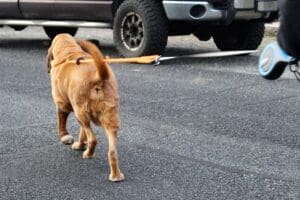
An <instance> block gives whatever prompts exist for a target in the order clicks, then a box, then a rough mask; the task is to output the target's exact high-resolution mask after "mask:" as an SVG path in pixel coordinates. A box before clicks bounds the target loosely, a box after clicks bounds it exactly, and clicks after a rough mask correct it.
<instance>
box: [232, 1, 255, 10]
mask: <svg viewBox="0 0 300 200" xmlns="http://www.w3.org/2000/svg"><path fill="white" fill-rule="evenodd" d="M254 5H255V4H254V0H234V8H235V9H253V8H254Z"/></svg>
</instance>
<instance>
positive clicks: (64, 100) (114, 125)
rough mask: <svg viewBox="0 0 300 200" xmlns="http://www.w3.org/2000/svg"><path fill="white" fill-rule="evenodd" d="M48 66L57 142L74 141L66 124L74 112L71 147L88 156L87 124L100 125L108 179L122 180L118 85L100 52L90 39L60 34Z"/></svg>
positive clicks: (92, 140)
mask: <svg viewBox="0 0 300 200" xmlns="http://www.w3.org/2000/svg"><path fill="white" fill-rule="evenodd" d="M47 66H48V72H49V73H50V76H51V87H52V97H53V100H54V103H55V105H56V109H57V116H58V136H59V138H60V141H61V142H62V143H63V144H72V143H73V137H72V136H71V135H70V134H69V133H68V131H67V129H66V123H67V118H68V115H69V113H70V112H74V114H75V117H76V118H77V120H78V122H79V124H80V133H79V139H78V141H76V142H74V143H73V144H72V149H73V150H84V152H83V158H85V159H86V158H91V157H93V155H94V150H95V146H96V144H97V140H96V136H95V134H94V132H93V130H92V129H91V126H90V125H91V122H93V123H94V124H96V125H98V126H101V127H102V128H103V129H104V131H105V133H106V135H107V138H108V143H109V150H108V161H109V165H110V175H109V180H111V181H122V180H123V179H124V175H123V174H122V172H121V170H120V168H119V162H118V157H117V149H116V143H117V131H118V128H119V126H120V119H119V94H118V86H117V81H116V78H115V75H114V73H113V71H112V69H111V68H110V66H109V65H108V64H107V63H106V62H104V58H103V55H102V54H101V52H100V51H99V49H98V48H97V47H96V46H95V45H94V44H92V43H91V42H88V41H76V40H75V39H74V38H73V37H72V36H70V35H69V34H59V35H57V36H56V37H55V38H54V40H53V41H52V44H51V46H50V48H49V50H48V56H47Z"/></svg>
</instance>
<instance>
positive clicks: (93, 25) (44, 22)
mask: <svg viewBox="0 0 300 200" xmlns="http://www.w3.org/2000/svg"><path fill="white" fill-rule="evenodd" d="M0 25H19V26H59V27H83V28H111V24H110V23H102V22H86V21H49V20H14V19H1V20H0Z"/></svg>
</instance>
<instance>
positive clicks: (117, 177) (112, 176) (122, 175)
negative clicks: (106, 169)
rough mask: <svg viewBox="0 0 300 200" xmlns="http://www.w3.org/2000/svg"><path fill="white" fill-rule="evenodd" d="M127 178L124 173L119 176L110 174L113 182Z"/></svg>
mask: <svg viewBox="0 0 300 200" xmlns="http://www.w3.org/2000/svg"><path fill="white" fill-rule="evenodd" d="M124 179H125V176H124V174H123V173H120V174H119V175H118V176H116V175H113V174H110V175H109V180H110V181H112V182H120V181H123V180H124Z"/></svg>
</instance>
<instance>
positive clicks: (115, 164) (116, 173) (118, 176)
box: [104, 128, 125, 182]
mask: <svg viewBox="0 0 300 200" xmlns="http://www.w3.org/2000/svg"><path fill="white" fill-rule="evenodd" d="M104 129H105V132H106V134H107V138H108V143H109V149H108V161H109V166H110V175H109V180H111V181H114V182H116V181H122V180H123V179H124V178H125V177H124V174H123V173H122V172H121V170H120V168H119V161H118V155H117V149H116V143H117V129H116V128H104Z"/></svg>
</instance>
